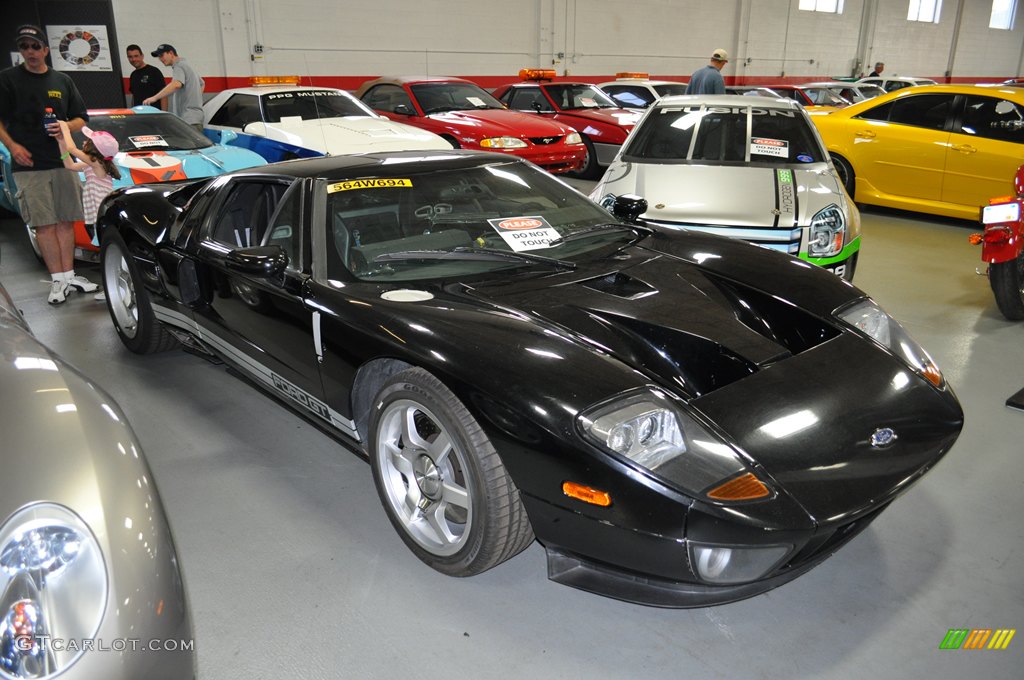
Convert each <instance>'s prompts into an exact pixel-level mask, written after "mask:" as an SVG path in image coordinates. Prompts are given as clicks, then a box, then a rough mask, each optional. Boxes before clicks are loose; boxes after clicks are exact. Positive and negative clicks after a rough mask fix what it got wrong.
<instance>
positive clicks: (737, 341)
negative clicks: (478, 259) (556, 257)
mask: <svg viewBox="0 0 1024 680" xmlns="http://www.w3.org/2000/svg"><path fill="white" fill-rule="evenodd" d="M717 241H726V240H725V239H713V240H712V244H714V245H722V244H718V243H716V242H717ZM742 245H744V249H743V250H746V251H748V252H747V253H746V255H748V256H749V255H751V253H750V252H749V250H750V248H751V247H750V246H747V245H745V244H742ZM758 250H760V249H758ZM764 253H765V254H768V251H764ZM684 254H685V253H684ZM707 254H708V253H702V254H700V256H706V255H707ZM754 255H756V256H758V257H759V256H760V255H761V253H754ZM753 259H757V257H754V258H753ZM753 271H754V273H755V274H756V269H754V270H753ZM776 276H778V272H777V267H776ZM825 277H826V278H825V279H824V281H825V283H826V284H827V285H826V286H825V287H826V288H828V287H829V286H836V287H839V289H840V293H841V295H840V297H841V299H842V300H843V301H847V300H850V299H854V298H856V297H858V295H857V294H856V293H855V289H853V288H852V287H850V286H847V285H845V284H843V285H840V284H839V282H838V279H836V278H835V277H834V276H833V275H832V274H828V273H825ZM559 280H560V281H563V283H560V284H556V285H552V282H551V279H550V278H547V277H545V278H543V279H540V280H537V281H536V282H535V285H530V283H525V284H518V285H517V284H514V283H511V282H503V283H501V284H490V285H487V286H481V287H478V288H477V289H476V290H475V291H474V292H475V294H476V295H477V296H480V297H486V298H488V299H490V300H491V301H493V302H496V303H499V304H501V305H504V306H508V307H513V308H515V309H517V310H519V311H522V312H526V313H529V314H531V315H533V316H534V317H538V318H540V319H543V320H544V321H545V322H547V323H550V324H554V325H555V326H557V327H558V328H559V329H561V330H563V331H567V332H569V333H570V334H572V335H574V336H575V337H576V338H577V339H578V341H580V342H583V343H586V344H588V345H590V346H592V347H596V348H598V349H600V350H602V351H605V352H607V353H609V354H611V355H613V356H615V357H616V358H618V359H619V360H620V361H623V362H625V363H626V364H628V365H630V366H631V367H633V368H635V369H637V370H640V371H642V372H643V373H645V374H646V375H648V376H650V377H651V378H652V380H656V381H658V382H662V383H667V384H668V385H669V386H672V387H674V388H675V389H676V390H677V391H681V392H682V393H683V394H684V395H685V396H687V397H696V396H700V395H701V394H706V393H708V392H710V391H713V390H715V389H718V388H720V387H722V386H724V385H727V384H730V383H732V382H733V381H735V380H738V379H741V378H742V377H744V376H747V375H750V374H752V373H754V372H755V371H756V370H757V369H758V368H759V367H763V366H767V365H770V364H772V363H774V362H777V361H780V360H782V359H785V358H786V357H789V356H792V355H793V354H797V353H799V352H802V351H806V350H807V349H809V348H810V347H813V346H815V345H817V344H820V343H821V342H824V341H825V340H828V339H829V338H832V337H835V336H836V335H838V333H839V330H838V329H837V328H836V327H835V326H834V325H833V324H832V323H831V322H829V321H827V320H823V319H822V318H819V317H818V316H816V315H815V314H812V313H809V312H807V311H806V310H803V309H801V308H800V307H799V306H798V305H795V304H792V303H790V302H788V301H786V300H784V299H780V298H779V297H778V296H773V295H770V294H767V293H766V292H764V291H761V290H759V289H758V288H755V287H752V286H750V285H748V284H747V283H745V282H743V281H736V280H732V279H729V278H726V277H724V276H720V275H718V274H717V273H715V272H714V271H713V270H712V269H711V268H709V267H705V266H702V265H699V264H696V263H695V262H688V261H681V260H680V258H679V256H677V255H674V254H668V253H667V252H665V251H664V250H663V249H659V250H655V249H651V248H646V247H634V248H629V249H627V250H625V251H622V252H620V253H619V254H617V255H616V256H615V257H612V258H608V259H606V260H603V261H601V262H600V263H590V264H588V265H586V266H584V267H581V269H580V270H578V271H576V272H573V273H572V274H569V275H563V276H561V277H560V278H559ZM830 304H832V303H830ZM830 310H831V308H830Z"/></svg>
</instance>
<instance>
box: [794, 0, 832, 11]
mask: <svg viewBox="0 0 1024 680" xmlns="http://www.w3.org/2000/svg"><path fill="white" fill-rule="evenodd" d="M800 9H802V10H804V11H806V12H828V13H829V14H842V13H843V0H800Z"/></svg>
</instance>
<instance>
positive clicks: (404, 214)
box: [100, 151, 963, 607]
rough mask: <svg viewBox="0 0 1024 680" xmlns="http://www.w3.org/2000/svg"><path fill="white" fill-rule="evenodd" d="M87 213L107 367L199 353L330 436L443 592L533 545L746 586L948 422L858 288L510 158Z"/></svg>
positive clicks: (857, 511)
mask: <svg viewBox="0 0 1024 680" xmlns="http://www.w3.org/2000/svg"><path fill="white" fill-rule="evenodd" d="M638 208H639V209H638ZM616 213H617V214H621V215H624V216H625V215H627V214H633V215H635V214H640V213H642V206H639V205H638V203H637V202H634V201H632V200H631V199H629V198H627V197H620V199H619V205H618V206H617V207H616ZM100 224H101V227H102V233H103V276H104V281H105V284H106V290H107V304H108V306H109V309H110V313H111V317H112V319H113V321H114V325H115V327H116V329H117V333H118V334H119V335H120V337H121V339H122V340H123V341H124V344H125V345H126V346H127V347H128V348H129V349H131V350H132V351H134V352H139V353H147V352H153V351H157V350H162V349H168V348H170V347H172V346H174V345H176V344H178V343H183V344H185V345H188V346H190V348H191V349H193V350H200V351H204V352H208V353H210V354H213V355H216V356H217V357H219V358H221V359H222V360H223V361H225V362H227V363H228V364H229V365H231V366H232V367H234V368H236V369H237V370H239V371H241V372H243V373H244V374H246V375H247V376H249V377H251V378H252V379H253V380H254V381H255V382H257V383H258V384H260V385H262V386H264V387H265V388H266V389H267V390H269V391H271V392H273V393H275V394H277V395H278V396H279V397H280V398H282V399H283V400H284V401H286V402H288V403H290V404H291V405H293V406H294V407H295V408H297V409H300V410H302V411H304V412H305V413H306V414H307V415H309V416H310V417H312V418H315V419H318V420H319V421H321V422H322V423H324V424H325V425H326V426H328V427H330V428H332V429H333V430H334V431H336V432H337V433H338V434H339V435H340V436H341V437H343V438H346V439H347V440H349V441H351V442H352V444H353V446H354V447H355V448H357V449H358V450H360V451H362V452H363V453H364V454H365V455H366V456H367V457H368V458H369V461H370V464H371V468H372V471H373V479H374V482H375V484H376V488H377V491H378V493H379V495H380V498H381V502H382V505H383V506H384V509H385V511H386V512H387V514H388V516H389V518H390V519H391V522H392V523H393V524H394V526H395V528H396V530H397V532H398V534H399V536H401V537H402V539H403V540H404V541H405V543H406V544H407V545H408V546H409V548H410V549H411V550H412V551H413V552H414V553H415V554H416V555H417V556H418V557H419V558H420V559H422V560H423V561H424V562H426V563H427V564H429V565H431V566H432V567H434V568H435V569H437V570H439V571H442V572H444V573H447V574H451V575H455V576H467V575H471V574H476V573H479V572H481V571H483V570H485V569H489V568H490V567H493V566H495V565H497V564H499V563H500V562H502V561H504V560H506V559H508V558H510V557H512V556H513V555H515V554H516V553H518V552H520V551H521V550H523V549H524V548H525V547H526V546H527V545H529V544H530V542H531V541H532V540H533V538H534V536H536V538H537V539H539V540H540V542H541V543H542V544H543V545H544V547H545V549H546V550H547V555H548V572H549V574H548V575H549V577H550V578H552V579H554V580H556V581H559V582H562V583H566V584H569V585H572V586H576V587H579V588H584V589H587V590H592V591H595V592H600V593H603V594H606V595H610V596H612V597H616V598H621V599H624V600H629V601H634V602H641V603H645V604H652V605H659V606H684V607H686V606H703V605H710V604H716V603H723V602H728V601H732V600H737V599H741V598H744V597H749V596H751V595H754V594H757V593H761V592H763V591H766V590H768V589H770V588H773V587H775V586H777V585H780V584H782V583H785V582H786V581H789V580H790V579H793V578H795V577H796V576H798V575H799V574H801V573H803V572H805V571H807V570H808V569H810V568H811V567H813V566H814V565H816V564H818V563H819V562H821V561H822V560H824V559H825V558H826V557H828V556H829V555H830V554H832V553H833V552H834V551H835V550H836V549H838V548H839V547H840V546H841V545H842V544H843V543H845V542H846V541H848V540H849V539H850V538H852V537H853V536H855V535H856V534H857V533H858V532H860V531H861V530H863V529H864V527H866V526H867V525H868V523H869V522H870V521H871V520H872V519H873V518H874V517H875V516H876V515H877V514H878V512H879V511H880V510H882V509H883V508H884V507H886V506H887V505H888V504H889V503H890V502H891V501H892V500H893V499H894V498H895V497H896V496H898V495H899V494H901V493H902V492H903V491H905V490H906V489H907V488H908V487H909V486H910V485H911V484H912V483H913V482H914V481H916V480H917V479H918V478H919V477H920V476H921V475H922V474H924V473H925V472H926V471H927V470H929V469H930V468H931V467H932V466H933V465H934V464H935V463H936V462H937V461H938V460H939V459H940V458H941V457H942V456H943V455H944V454H945V453H946V452H947V451H948V450H949V449H950V447H951V446H952V445H953V443H954V441H955V440H956V438H957V436H958V434H959V432H960V429H961V426H962V424H963V413H962V411H961V409H960V405H959V403H958V402H957V399H956V397H955V395H954V394H953V392H952V391H951V389H950V388H949V386H948V385H947V384H946V383H945V381H944V379H943V377H942V374H941V372H940V371H939V369H938V368H937V367H936V366H935V364H934V363H933V362H932V360H931V359H930V358H929V357H928V355H927V353H925V351H924V350H923V349H921V347H920V346H918V345H917V344H916V343H915V342H914V341H913V340H912V339H911V338H910V337H909V336H908V335H907V334H906V333H905V332H904V331H903V329H902V328H901V327H900V325H899V324H898V323H897V322H896V321H894V320H893V319H892V318H890V317H889V316H888V315H887V314H886V313H885V312H884V311H883V310H882V309H880V308H879V307H878V306H877V305H876V304H875V303H874V302H873V301H872V300H870V299H869V298H867V297H866V296H865V295H864V294H863V293H861V292H860V291H858V290H857V289H856V288H854V287H853V286H851V285H849V284H847V283H845V282H843V281H841V280H839V279H837V278H836V277H835V276H833V275H831V274H829V273H828V272H826V271H823V270H820V269H818V268H816V267H814V266H812V265H809V264H807V263H804V262H801V261H800V260H797V259H793V258H791V257H789V256H787V255H783V254H780V253H776V252H772V251H768V250H764V249H761V248H758V247H756V246H751V245H748V244H745V243H741V242H738V241H734V240H728V239H722V238H718V237H714V236H707V235H700V234H688V233H680V232H673V233H663V232H659V231H654V230H651V229H648V228H647V227H645V226H643V225H638V224H633V223H630V222H628V221H621V220H620V219H619V218H617V217H614V216H612V215H611V214H610V213H608V212H606V211H605V210H604V209H602V208H601V207H599V206H597V205H595V204H594V203H592V202H590V201H589V200H587V199H586V198H585V197H583V196H582V195H580V194H579V193H577V192H575V191H574V190H572V189H570V188H569V187H567V186H566V185H565V184H563V183H562V182H561V181H560V180H558V179H556V178H553V177H551V176H550V175H548V174H547V173H545V172H543V171H541V170H539V169H538V168H536V167H534V166H532V165H530V164H527V163H524V162H522V161H518V160H515V159H510V158H509V157H507V156H498V155H491V154H484V153H473V152H465V151H452V152H436V153H435V152H410V153H400V154H387V155H384V154H381V155H374V154H371V155H365V156H350V157H343V156H336V157H329V158H320V159H311V160H301V161H290V162H287V163H281V164H277V165H270V166H266V167H264V168H258V169H252V170H247V171H243V172H238V173H233V174H230V175H224V176H222V177H218V178H215V179H212V180H209V181H205V182H200V183H194V184H185V185H177V186H174V187H169V186H166V185H159V186H157V185H152V186H147V187H135V188H133V189H130V190H125V191H118V192H115V193H114V194H112V195H111V196H110V197H109V198H108V199H107V200H106V202H105V203H104V205H103V208H102V212H101V217H100Z"/></svg>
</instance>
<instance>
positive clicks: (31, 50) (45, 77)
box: [0, 24, 98, 305]
mask: <svg viewBox="0 0 1024 680" xmlns="http://www.w3.org/2000/svg"><path fill="white" fill-rule="evenodd" d="M14 44H15V45H16V46H17V47H18V52H19V53H20V54H21V58H22V60H23V61H22V63H21V64H19V65H18V66H14V67H12V68H9V69H5V70H3V71H0V142H3V143H4V145H5V146H6V147H7V149H8V150H9V151H10V152H11V158H12V160H13V163H12V166H13V170H14V184H15V185H17V190H18V194H17V195H18V207H19V209H20V211H21V217H22V219H24V220H25V223H26V224H28V225H29V226H30V227H32V228H33V229H34V230H35V234H36V242H37V243H38V244H39V253H40V254H41V255H42V257H43V261H44V262H45V263H46V268H47V269H49V270H50V278H51V284H50V294H49V296H48V297H47V301H48V302H49V303H50V304H51V305H57V304H60V303H62V302H64V301H65V300H66V299H67V295H68V293H70V292H72V291H74V290H78V291H81V292H83V293H87V292H91V291H94V290H96V289H97V288H98V286H97V285H96V284H95V283H93V282H91V281H89V280H88V279H86V278H85V277H84V276H78V275H77V274H75V268H74V267H75V230H74V222H75V221H76V220H80V219H82V187H81V184H80V183H79V181H78V176H77V175H76V174H75V173H72V172H68V171H67V170H65V169H64V162H63V160H62V158H61V154H60V148H59V147H58V146H57V140H56V139H55V138H54V137H55V136H60V135H61V134H62V133H61V131H60V126H59V125H58V124H57V120H63V121H67V125H68V128H69V129H71V130H72V131H74V130H79V129H81V128H82V126H83V125H85V123H86V121H87V120H89V116H88V114H87V113H86V110H85V101H84V100H83V99H82V95H80V94H79V92H78V88H76V87H75V83H74V82H73V81H72V80H71V78H70V77H69V76H68V75H67V74H66V73H61V72H60V71H55V70H53V69H51V68H50V67H49V66H48V65H47V63H46V56H47V55H48V54H49V53H50V48H49V47H47V39H46V35H45V34H44V33H43V32H42V30H40V29H39V27H38V26H31V25H27V24H26V25H24V26H20V27H19V28H18V31H17V36H16V38H15V42H14ZM47 109H50V110H52V112H53V114H54V115H55V116H56V118H54V119H52V122H50V123H49V124H47V125H44V121H43V116H44V114H45V113H46V110H47Z"/></svg>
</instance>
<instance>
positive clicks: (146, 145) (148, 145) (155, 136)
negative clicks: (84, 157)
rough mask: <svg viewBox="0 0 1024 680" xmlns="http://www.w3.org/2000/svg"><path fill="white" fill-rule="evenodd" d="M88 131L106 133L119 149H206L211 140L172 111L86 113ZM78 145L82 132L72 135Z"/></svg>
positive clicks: (80, 141)
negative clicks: (115, 141)
mask: <svg viewBox="0 0 1024 680" xmlns="http://www.w3.org/2000/svg"><path fill="white" fill-rule="evenodd" d="M88 126H89V128H90V129H91V130H95V131H97V132H98V131H100V130H102V131H103V132H109V133H110V134H112V135H114V138H115V139H116V140H117V144H118V150H120V151H192V150H195V149H208V148H210V147H211V146H213V142H211V141H210V140H209V139H207V138H206V137H205V136H203V135H201V134H199V133H198V132H197V131H196V129H195V128H193V127H192V126H191V125H189V124H188V123H186V122H185V121H183V120H182V119H181V118H178V117H177V116H175V115H174V114H171V113H111V114H104V115H91V116H89V123H88ZM73 137H74V139H75V143H76V144H78V148H82V144H83V143H85V135H83V134H82V133H81V132H76V133H74V135H73Z"/></svg>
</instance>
